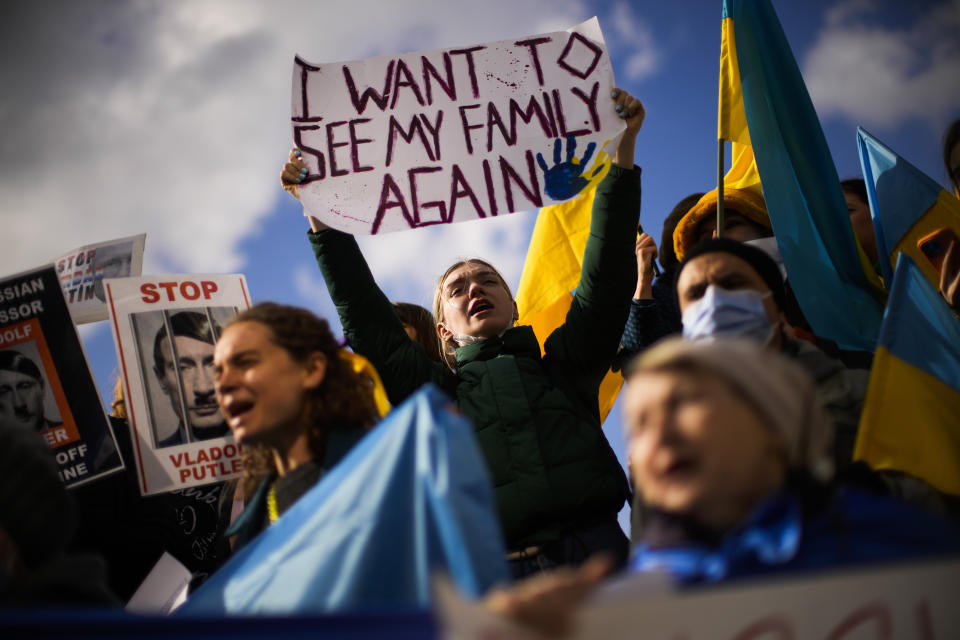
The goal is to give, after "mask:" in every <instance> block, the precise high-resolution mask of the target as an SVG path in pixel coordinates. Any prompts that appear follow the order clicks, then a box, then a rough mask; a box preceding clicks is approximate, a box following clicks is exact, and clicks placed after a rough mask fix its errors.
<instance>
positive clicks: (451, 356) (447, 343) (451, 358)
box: [433, 258, 513, 370]
mask: <svg viewBox="0 0 960 640" xmlns="http://www.w3.org/2000/svg"><path fill="white" fill-rule="evenodd" d="M467 264H479V265H483V266H484V267H487V268H488V269H490V270H491V271H492V272H493V273H494V274H495V275H496V276H497V279H498V280H499V281H500V284H501V285H503V288H504V289H505V290H506V292H507V295H509V296H510V299H511V300H513V292H512V291H510V285H508V284H507V281H506V280H504V279H503V276H502V275H500V272H499V271H498V270H497V268H496V267H495V266H493V265H492V264H490V263H489V262H487V261H486V260H482V259H480V258H467V259H466V260H459V261H457V262H454V263H453V264H452V265H450V267H448V268H447V270H446V271H444V272H443V275H442V276H440V279H439V280H437V288H436V289H435V290H434V292H433V317H434V318H436V319H437V323H438V324H439V323H441V322H444V320H445V317H444V315H443V283H444V281H445V280H446V279H447V277H449V275H450V274H451V273H453V272H454V271H455V270H457V269H459V268H460V267H462V266H464V265H467ZM437 337H438V340H440V358H441V359H442V360H443V362H444V364H446V365H447V366H448V367H450V369H453V370H456V368H457V356H456V351H457V346H458V345H457V342H456V340H454V339H453V338H451V339H449V340H443V339H441V338H440V337H439V332H438V336H437Z"/></svg>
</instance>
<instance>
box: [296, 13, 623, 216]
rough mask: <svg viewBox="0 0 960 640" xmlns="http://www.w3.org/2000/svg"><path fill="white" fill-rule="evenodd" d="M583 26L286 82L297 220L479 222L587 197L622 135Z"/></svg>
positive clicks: (604, 66) (594, 29) (594, 26)
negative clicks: (301, 174)
mask: <svg viewBox="0 0 960 640" xmlns="http://www.w3.org/2000/svg"><path fill="white" fill-rule="evenodd" d="M613 86H614V82H613V67H612V66H611V64H610V57H609V55H608V54H607V50H606V46H605V44H604V40H603V34H602V33H601V32H600V25H599V23H598V22H597V19H596V18H593V19H591V20H588V21H587V22H584V23H583V24H581V25H578V26H576V27H573V28H571V29H569V30H568V31H560V32H555V33H547V34H542V35H538V36H531V37H525V38H516V39H512V40H503V41H500V42H492V43H487V44H482V45H476V46H472V47H460V48H451V49H438V50H434V51H423V52H418V53H409V54H403V55H396V56H381V57H378V58H370V59H368V60H362V61H357V62H336V63H329V64H312V63H309V62H306V61H304V60H302V59H301V58H299V57H297V58H296V60H295V62H294V68H293V104H292V111H293V115H292V118H291V120H292V123H293V138H294V143H295V144H296V146H297V147H298V148H300V149H301V150H302V152H303V156H302V157H303V160H304V162H305V163H306V165H307V169H308V172H309V173H308V174H307V176H306V178H305V179H304V180H303V182H302V183H301V185H300V200H301V201H302V202H303V205H304V208H305V211H306V213H307V214H309V215H312V216H314V217H316V218H319V219H320V220H322V221H323V222H325V223H326V224H328V225H329V226H331V227H334V228H337V229H341V230H343V231H347V232H349V233H363V234H372V233H383V232H385V231H397V230H402V229H411V228H415V227H424V226H429V225H435V224H449V223H453V222H462V221H464V220H474V219H477V218H486V217H493V216H497V215H504V214H508V213H512V212H516V211H523V210H528V209H532V208H539V207H541V206H544V205H549V204H554V203H556V202H561V201H564V200H569V199H570V198H573V197H576V196H577V195H579V194H580V193H582V192H584V191H586V190H588V189H589V188H590V187H592V186H594V185H596V183H597V182H599V181H600V179H602V177H603V175H604V174H605V173H606V170H607V169H608V168H609V166H610V157H609V156H610V155H612V154H613V149H614V148H615V145H616V144H617V142H618V140H619V136H620V134H621V133H622V131H623V129H624V126H625V125H624V124H623V121H622V119H621V118H620V117H619V116H617V114H616V111H615V110H614V105H613V101H612V100H611V97H610V93H611V91H612V89H613Z"/></svg>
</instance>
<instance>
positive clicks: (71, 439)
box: [0, 265, 123, 487]
mask: <svg viewBox="0 0 960 640" xmlns="http://www.w3.org/2000/svg"><path fill="white" fill-rule="evenodd" d="M8 427H9V428H19V429H33V430H35V431H37V432H38V433H39V434H40V435H41V436H43V438H44V440H46V442H47V445H48V446H49V447H50V449H51V450H52V451H53V453H54V457H55V458H56V462H57V472H58V473H59V475H60V479H61V480H62V481H63V483H64V485H66V486H67V487H75V486H78V485H81V484H84V483H86V482H90V481H91V480H95V479H96V478H100V477H102V476H104V475H107V474H109V473H112V472H114V471H119V470H121V469H123V461H122V460H121V457H120V454H119V451H118V449H117V443H116V440H115V438H114V436H113V431H111V429H110V423H109V421H108V420H107V416H106V413H105V412H104V410H103V404H102V403H101V402H100V393H99V392H98V391H97V387H96V384H95V383H94V381H93V375H92V374H91V373H90V366H89V364H88V363H87V359H86V357H85V355H84V351H83V346H82V345H81V344H80V340H79V338H78V337H77V330H76V327H75V326H74V324H73V321H72V320H71V319H70V312H69V311H68V310H67V303H66V300H65V299H64V297H63V291H62V290H61V288H60V280H59V278H58V277H57V271H56V268H55V267H54V266H53V265H48V266H46V267H42V268H40V269H35V270H32V271H25V272H23V273H19V274H16V275H12V276H8V277H6V278H3V279H2V280H0V428H8Z"/></svg>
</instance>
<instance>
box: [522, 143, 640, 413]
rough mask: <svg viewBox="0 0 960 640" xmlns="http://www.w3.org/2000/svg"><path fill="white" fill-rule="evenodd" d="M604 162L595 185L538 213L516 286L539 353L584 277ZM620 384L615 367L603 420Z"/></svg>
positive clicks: (603, 389) (605, 386)
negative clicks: (586, 252)
mask: <svg viewBox="0 0 960 640" xmlns="http://www.w3.org/2000/svg"><path fill="white" fill-rule="evenodd" d="M601 153H602V152H601ZM605 164H606V167H605V168H604V169H603V171H602V172H601V173H600V174H598V175H597V176H595V177H594V188H592V189H590V190H589V191H585V192H584V193H582V194H581V195H580V196H579V197H577V198H574V199H573V200H568V201H566V202H561V203H560V204H555V205H551V206H549V207H544V208H542V209H541V210H540V214H539V215H538V216H537V223H536V225H535V226H534V228H533V236H532V237H531V238H530V246H529V248H528V249H527V257H526V260H525V261H524V263H523V273H522V274H521V275H520V286H519V287H518V288H517V312H518V313H519V316H520V318H519V320H518V321H517V323H518V324H522V325H530V326H531V327H533V332H534V334H535V335H536V336H537V340H538V341H539V342H540V350H541V353H542V352H543V346H544V344H545V343H546V341H547V338H548V337H549V336H550V334H551V333H553V332H554V330H555V329H557V328H558V327H559V326H560V325H562V324H563V322H564V320H566V317H567V311H569V310H570V305H571V304H572V303H573V294H572V293H571V292H572V291H573V290H574V289H576V287H577V284H578V283H579V282H580V267H581V266H582V265H583V252H584V250H585V249H586V247H587V238H588V237H589V236H590V217H591V215H592V212H593V197H594V195H595V194H596V188H595V185H596V184H597V183H599V182H600V181H601V180H602V179H603V177H604V176H605V175H606V174H607V172H608V171H609V170H610V163H609V162H606V163H605ZM622 384H623V377H622V376H621V375H620V374H619V373H614V372H612V371H608V372H607V375H606V376H605V377H604V379H603V382H601V383H600V392H599V394H598V401H599V405H600V420H601V422H602V421H603V420H606V418H607V414H608V413H610V410H611V409H613V404H614V403H615V402H616V401H617V395H618V394H619V393H620V386H621V385H622Z"/></svg>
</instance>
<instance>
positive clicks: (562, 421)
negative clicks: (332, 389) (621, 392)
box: [310, 167, 640, 549]
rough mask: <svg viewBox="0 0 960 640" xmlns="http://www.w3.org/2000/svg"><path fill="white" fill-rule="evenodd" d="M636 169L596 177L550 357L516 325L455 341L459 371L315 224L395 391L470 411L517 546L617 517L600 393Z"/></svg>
mask: <svg viewBox="0 0 960 640" xmlns="http://www.w3.org/2000/svg"><path fill="white" fill-rule="evenodd" d="M639 174H640V171H639V169H634V170H632V171H630V170H624V169H621V168H618V167H612V168H611V169H610V173H609V175H608V176H607V177H606V179H605V180H604V181H603V182H602V183H601V184H600V186H599V187H598V189H597V194H596V198H595V200H594V209H593V216H592V220H591V228H590V237H589V239H588V241H587V246H586V250H585V252H584V258H583V267H582V270H581V275H580V283H579V286H578V287H577V290H576V293H575V295H574V300H573V303H572V304H571V307H570V311H569V312H568V314H567V317H566V321H565V323H564V324H563V325H562V326H561V327H560V328H558V329H557V330H556V331H554V332H553V333H552V334H551V335H550V337H549V338H548V339H547V341H546V343H545V345H544V355H543V357H541V355H540V348H539V344H538V342H537V340H536V337H535V336H534V334H533V331H532V329H531V328H530V327H515V328H513V329H510V330H508V331H507V332H506V333H504V334H503V336H501V337H500V338H491V339H489V340H486V341H483V342H481V343H477V344H473V345H468V346H465V347H461V348H460V349H458V350H457V362H458V369H457V371H456V373H453V372H451V371H449V370H448V369H446V368H445V367H444V366H443V365H440V364H438V363H435V362H432V361H431V360H430V359H429V358H427V357H426V354H425V353H424V351H423V348H422V347H421V346H420V345H419V344H417V343H416V342H414V341H412V340H410V339H409V338H408V337H407V335H406V333H405V332H404V330H403V327H402V326H401V324H400V320H399V318H398V317H397V315H396V313H395V312H394V311H393V308H392V306H391V304H390V302H389V301H388V300H387V298H386V297H385V296H384V295H383V293H382V292H381V291H380V289H379V288H378V287H377V285H376V283H375V282H374V280H373V276H372V275H371V274H370V270H369V268H368V267H367V265H366V262H365V261H364V260H363V256H362V255H361V253H360V250H359V248H358V247H357V244H356V241H355V240H354V238H353V237H352V236H349V235H347V234H344V233H340V232H338V231H333V230H326V231H321V232H319V233H315V234H314V233H311V234H310V241H311V243H312V244H313V248H314V252H315V254H316V257H317V262H318V263H319V265H320V269H321V271H322V272H323V275H324V279H325V280H326V282H327V287H328V289H329V291H330V295H331V297H332V299H333V302H334V304H335V305H336V307H337V312H338V313H339V315H340V321H341V323H342V325H343V329H344V333H345V334H346V336H347V338H348V339H349V341H350V344H351V346H352V347H353V348H354V350H355V351H357V352H358V353H360V354H362V355H364V356H365V357H367V358H368V359H369V360H370V361H371V362H372V363H373V365H374V366H375V367H376V368H377V371H378V372H379V373H380V376H381V378H382V379H383V383H384V387H385V388H386V390H387V394H388V396H389V397H390V401H391V402H392V403H393V404H394V405H396V404H398V403H400V402H401V401H402V400H403V399H404V398H406V397H407V396H408V395H410V394H411V393H413V392H414V391H415V390H416V389H417V388H419V387H420V386H421V385H422V384H424V383H426V382H434V383H436V384H438V385H439V386H440V387H441V388H443V389H445V390H446V391H447V392H448V393H449V394H450V395H451V396H453V397H454V398H455V399H456V402H457V405H458V406H459V408H460V410H461V411H463V413H464V414H465V415H466V416H467V417H469V418H470V419H471V420H472V421H473V423H474V426H475V429H476V433H477V441H478V443H479V445H480V448H481V450H482V452H483V454H484V457H485V459H486V461H487V465H488V467H489V469H490V472H491V475H492V479H493V483H494V488H495V493H496V497H497V503H498V507H499V512H500V519H501V523H502V525H503V528H504V532H505V536H506V540H507V544H508V546H509V547H510V548H514V549H516V548H522V547H524V546H526V545H531V544H538V543H541V542H548V541H552V540H555V539H557V538H558V537H559V536H560V535H561V534H562V533H563V532H564V531H565V530H567V529H569V528H570V527H572V526H575V525H577V524H582V523H586V522H592V521H598V520H605V519H611V518H616V514H617V512H618V511H619V509H620V507H621V506H622V505H623V502H624V500H625V499H626V498H627V496H628V494H629V490H628V487H627V483H626V478H625V476H624V474H623V470H622V469H621V467H620V465H619V463H618V462H617V460H616V457H615V455H614V453H613V451H612V450H611V448H610V445H609V444H608V443H607V441H606V438H605V437H604V435H603V432H602V430H601V428H600V413H599V408H598V403H597V393H598V389H599V386H600V382H601V380H602V379H603V376H604V375H605V373H606V371H607V370H608V369H609V367H610V363H611V361H612V359H613V357H614V355H615V353H616V350H617V346H618V343H619V339H620V334H621V332H622V331H623V326H624V322H625V321H626V319H627V313H628V310H629V305H630V294H631V293H632V291H633V290H634V288H635V285H636V279H637V266H636V258H635V256H634V245H635V237H636V228H637V212H638V211H639V209H640V181H639Z"/></svg>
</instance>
